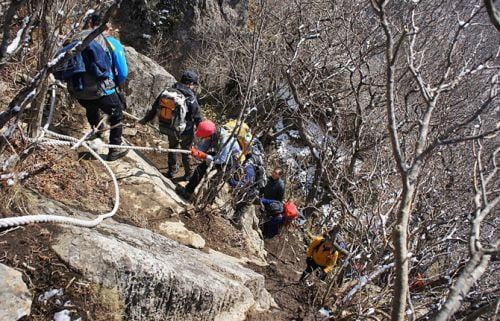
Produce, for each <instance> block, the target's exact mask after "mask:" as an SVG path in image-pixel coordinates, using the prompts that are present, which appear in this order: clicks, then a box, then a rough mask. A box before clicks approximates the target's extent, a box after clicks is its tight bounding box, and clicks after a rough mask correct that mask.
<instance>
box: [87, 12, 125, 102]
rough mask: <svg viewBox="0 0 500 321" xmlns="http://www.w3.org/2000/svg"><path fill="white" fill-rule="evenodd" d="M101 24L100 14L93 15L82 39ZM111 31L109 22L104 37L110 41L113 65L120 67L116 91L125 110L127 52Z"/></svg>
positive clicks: (116, 74)
mask: <svg viewBox="0 0 500 321" xmlns="http://www.w3.org/2000/svg"><path fill="white" fill-rule="evenodd" d="M101 23H102V17H101V15H100V14H98V13H93V14H91V15H90V16H89V18H88V19H87V22H86V24H85V25H86V26H87V27H84V29H86V30H84V31H82V33H81V34H80V37H82V36H86V35H87V34H88V33H89V32H90V31H92V29H95V28H97V27H99V25H100V24H101ZM111 30H112V27H111V22H107V23H106V26H105V29H104V31H103V32H102V35H103V36H105V37H106V40H107V41H108V43H107V45H108V48H109V49H110V50H111V52H112V59H113V63H114V64H115V65H118V66H117V67H115V69H114V72H113V76H114V80H115V85H116V87H115V89H116V93H117V94H118V97H120V100H121V102H122V105H123V110H125V109H127V99H126V96H125V79H127V75H128V66H127V60H126V59H125V50H124V48H123V46H122V45H121V43H120V41H118V40H117V39H116V38H114V37H112V36H111V35H110V32H111ZM121 57H123V59H121Z"/></svg>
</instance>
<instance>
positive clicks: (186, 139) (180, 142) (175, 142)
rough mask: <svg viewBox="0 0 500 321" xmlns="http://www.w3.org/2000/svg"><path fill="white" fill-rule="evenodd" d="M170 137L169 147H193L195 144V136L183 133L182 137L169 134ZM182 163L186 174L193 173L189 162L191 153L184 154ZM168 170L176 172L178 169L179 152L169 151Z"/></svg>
mask: <svg viewBox="0 0 500 321" xmlns="http://www.w3.org/2000/svg"><path fill="white" fill-rule="evenodd" d="M167 137H168V148H179V147H180V148H181V149H188V150H189V149H191V146H192V145H193V139H194V136H188V135H181V136H180V138H179V137H177V136H175V135H172V134H167ZM181 158H182V165H183V166H184V172H185V173H184V174H185V175H188V176H189V175H191V165H190V164H189V154H182V156H181ZM168 170H169V171H170V172H175V171H176V170H177V154H176V153H168Z"/></svg>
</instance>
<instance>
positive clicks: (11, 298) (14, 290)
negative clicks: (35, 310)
mask: <svg viewBox="0 0 500 321" xmlns="http://www.w3.org/2000/svg"><path fill="white" fill-rule="evenodd" d="M31 301H32V300H31V294H30V292H29V291H28V287H27V286H26V284H25V283H24V282H23V279H22V274H21V272H18V271H16V270H14V269H12V268H10V267H8V266H6V265H3V264H0V321H12V320H19V319H20V318H22V317H24V316H29V315H30V312H31Z"/></svg>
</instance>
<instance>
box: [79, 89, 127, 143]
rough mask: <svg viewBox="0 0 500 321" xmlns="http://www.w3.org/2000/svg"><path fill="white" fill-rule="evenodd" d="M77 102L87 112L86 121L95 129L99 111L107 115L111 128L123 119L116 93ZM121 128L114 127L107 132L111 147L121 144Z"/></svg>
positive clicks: (98, 119) (120, 104)
mask: <svg viewBox="0 0 500 321" xmlns="http://www.w3.org/2000/svg"><path fill="white" fill-rule="evenodd" d="M78 102H79V103H80V104H81V105H82V106H83V107H84V108H85V110H86V111H87V120H88V121H89V123H90V125H91V126H92V127H96V126H97V125H98V124H99V121H100V120H101V118H100V115H99V110H102V111H103V112H104V113H105V114H107V115H109V123H110V125H111V127H113V126H115V125H117V124H119V123H121V121H122V119H123V111H122V102H121V100H120V97H118V95H117V94H116V93H113V94H111V95H108V96H104V97H101V98H99V99H96V100H83V99H78ZM122 131H123V128H122V126H116V127H114V128H113V129H111V130H110V132H109V143H110V144H113V145H121V143H122Z"/></svg>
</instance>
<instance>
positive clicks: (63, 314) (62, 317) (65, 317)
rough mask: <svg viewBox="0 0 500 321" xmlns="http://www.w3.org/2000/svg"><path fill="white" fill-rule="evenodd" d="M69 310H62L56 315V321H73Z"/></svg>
mask: <svg viewBox="0 0 500 321" xmlns="http://www.w3.org/2000/svg"><path fill="white" fill-rule="evenodd" d="M69 313H70V312H69V311H68V310H62V311H59V312H57V313H56V314H54V321H71V317H70V316H69Z"/></svg>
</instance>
